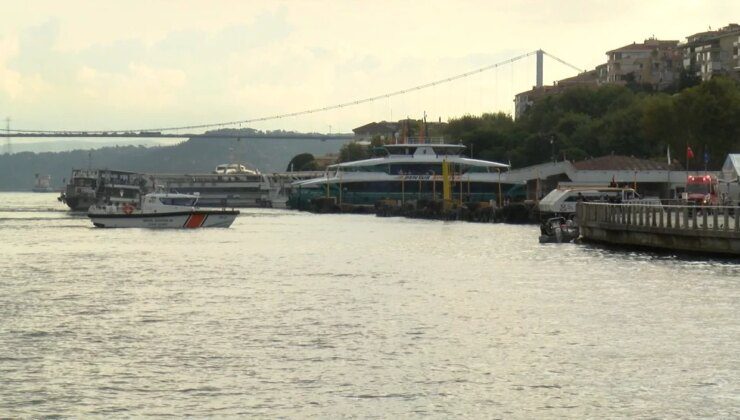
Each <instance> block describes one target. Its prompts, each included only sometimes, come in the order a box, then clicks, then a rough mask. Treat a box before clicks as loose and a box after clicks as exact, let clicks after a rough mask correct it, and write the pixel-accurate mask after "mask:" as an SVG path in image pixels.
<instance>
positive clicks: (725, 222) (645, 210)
mask: <svg viewBox="0 0 740 420" xmlns="http://www.w3.org/2000/svg"><path fill="white" fill-rule="evenodd" d="M578 223H579V225H590V224H600V225H613V226H617V225H619V226H624V227H638V228H639V227H642V228H656V229H661V230H684V231H689V230H692V231H714V232H734V233H738V232H740V207H730V206H712V207H704V206H691V205H648V204H639V203H626V204H610V203H579V205H578Z"/></svg>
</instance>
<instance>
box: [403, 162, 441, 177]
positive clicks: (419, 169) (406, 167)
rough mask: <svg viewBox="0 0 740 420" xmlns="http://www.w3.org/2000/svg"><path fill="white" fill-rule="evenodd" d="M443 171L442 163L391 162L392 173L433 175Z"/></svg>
mask: <svg viewBox="0 0 740 420" xmlns="http://www.w3.org/2000/svg"><path fill="white" fill-rule="evenodd" d="M441 173H442V164H440V163H392V164H390V174H392V175H398V174H404V175H431V174H437V175H440V174H441Z"/></svg>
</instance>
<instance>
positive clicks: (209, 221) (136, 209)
mask: <svg viewBox="0 0 740 420" xmlns="http://www.w3.org/2000/svg"><path fill="white" fill-rule="evenodd" d="M197 204H198V195H192V194H179V193H171V192H153V193H149V194H146V195H144V196H143V197H142V198H141V200H140V202H139V204H138V205H135V204H132V203H125V204H123V205H114V204H112V203H110V202H108V203H105V204H95V205H92V206H90V209H89V210H88V214H87V215H88V217H89V218H90V220H91V221H92V222H93V224H94V225H95V226H96V227H101V228H127V227H128V228H130V227H138V228H200V227H223V228H227V227H229V226H231V224H232V223H233V222H234V219H236V216H237V215H238V214H239V211H238V210H233V209H232V210H226V209H204V208H200V207H197Z"/></svg>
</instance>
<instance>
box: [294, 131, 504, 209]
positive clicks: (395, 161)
mask: <svg viewBox="0 0 740 420" xmlns="http://www.w3.org/2000/svg"><path fill="white" fill-rule="evenodd" d="M379 149H380V150H379V152H381V154H382V155H383V156H380V157H375V158H371V159H364V160H358V161H353V162H344V163H339V164H335V165H330V166H329V167H327V170H326V171H325V173H324V176H322V177H317V178H313V179H309V180H304V181H297V182H294V183H293V184H292V188H291V193H290V194H291V196H290V199H289V205H290V206H291V207H293V208H301V207H302V205H304V204H305V203H307V202H308V201H309V200H310V199H312V198H315V197H320V196H326V197H335V198H336V199H337V200H338V201H339V203H340V204H341V203H345V204H368V205H369V204H375V203H377V202H378V201H380V200H385V199H394V200H400V201H408V200H418V199H439V198H441V197H442V190H443V182H442V181H443V180H442V165H443V163H444V162H446V163H447V164H448V166H449V167H450V168H451V174H450V176H449V179H450V181H451V184H452V196H453V199H455V200H457V199H459V200H460V201H466V202H468V201H491V200H497V199H499V198H500V196H501V195H504V194H508V193H510V192H512V184H511V183H510V182H509V181H507V179H506V178H507V177H506V171H507V170H508V169H509V165H507V164H504V163H498V162H491V161H486V160H479V159H471V158H467V157H464V156H462V152H463V151H464V150H465V146H464V145H462V144H446V143H443V141H442V140H441V139H426V141H423V142H421V141H420V142H416V141H414V139H408V140H407V142H406V143H402V144H387V145H384V146H382V147H380V148H379ZM504 185H505V186H504ZM514 187H516V185H514Z"/></svg>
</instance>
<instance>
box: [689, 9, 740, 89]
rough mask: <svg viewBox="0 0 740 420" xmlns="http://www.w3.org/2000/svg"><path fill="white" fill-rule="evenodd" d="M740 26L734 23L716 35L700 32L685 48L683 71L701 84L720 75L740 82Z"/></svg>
mask: <svg viewBox="0 0 740 420" xmlns="http://www.w3.org/2000/svg"><path fill="white" fill-rule="evenodd" d="M739 47H740V25H738V24H736V23H731V24H729V25H727V26H725V27H724V28H720V29H718V30H716V31H707V32H699V33H697V34H694V35H691V36H689V37H687V38H686V43H684V44H681V45H680V46H679V49H680V50H681V53H682V57H683V67H684V68H685V69H687V70H689V71H691V72H694V73H695V74H696V75H697V76H698V77H700V78H701V80H703V81H704V80H709V79H711V78H712V77H713V76H716V75H724V76H730V77H734V78H740V53H738V48H739Z"/></svg>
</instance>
